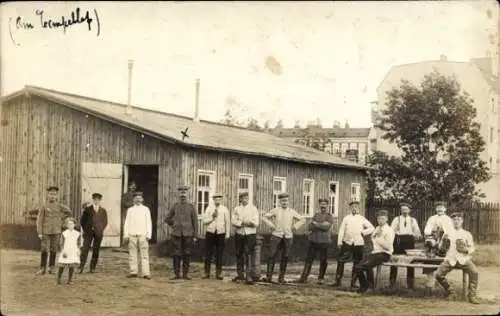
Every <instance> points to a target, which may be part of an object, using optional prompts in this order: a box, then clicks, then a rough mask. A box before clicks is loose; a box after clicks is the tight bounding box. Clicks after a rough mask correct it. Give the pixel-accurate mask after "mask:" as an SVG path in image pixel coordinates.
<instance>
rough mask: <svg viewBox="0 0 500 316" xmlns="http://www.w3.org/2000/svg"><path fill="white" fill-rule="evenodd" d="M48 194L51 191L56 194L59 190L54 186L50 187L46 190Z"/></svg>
mask: <svg viewBox="0 0 500 316" xmlns="http://www.w3.org/2000/svg"><path fill="white" fill-rule="evenodd" d="M47 191H48V192H51V191H55V192H58V191H59V188H58V187H56V186H50V187H49V188H48V189H47Z"/></svg>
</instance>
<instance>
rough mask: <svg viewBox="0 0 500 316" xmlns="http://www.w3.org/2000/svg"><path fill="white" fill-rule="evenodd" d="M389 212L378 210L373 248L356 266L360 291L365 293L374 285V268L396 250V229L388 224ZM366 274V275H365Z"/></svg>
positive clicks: (385, 260)
mask: <svg viewBox="0 0 500 316" xmlns="http://www.w3.org/2000/svg"><path fill="white" fill-rule="evenodd" d="M387 220H388V212H387V211H386V210H380V211H378V212H377V223H378V226H377V228H375V231H374V232H373V235H372V243H373V250H372V252H371V253H370V254H369V255H367V256H366V257H365V258H364V259H363V260H362V261H361V262H360V263H359V264H357V265H356V266H355V267H354V271H355V272H356V274H357V276H358V279H359V292H360V293H364V292H366V291H367V290H368V288H369V287H372V288H373V286H374V277H373V268H374V267H376V266H378V265H380V264H382V263H384V262H387V261H389V259H391V255H392V253H393V251H394V235H395V234H394V230H393V229H392V228H391V226H389V225H388V224H387ZM365 274H366V275H365Z"/></svg>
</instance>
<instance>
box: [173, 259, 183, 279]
mask: <svg viewBox="0 0 500 316" xmlns="http://www.w3.org/2000/svg"><path fill="white" fill-rule="evenodd" d="M172 260H173V263H174V276H173V277H172V278H171V280H179V279H180V278H181V262H180V258H179V257H178V256H174V257H173V258H172Z"/></svg>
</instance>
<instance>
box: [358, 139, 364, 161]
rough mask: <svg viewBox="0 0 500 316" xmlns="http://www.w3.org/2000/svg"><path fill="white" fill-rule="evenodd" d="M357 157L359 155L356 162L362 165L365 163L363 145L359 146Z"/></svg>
mask: <svg viewBox="0 0 500 316" xmlns="http://www.w3.org/2000/svg"><path fill="white" fill-rule="evenodd" d="M358 155H359V156H358V162H359V163H360V164H364V163H365V162H366V144H365V143H360V144H359V150H358Z"/></svg>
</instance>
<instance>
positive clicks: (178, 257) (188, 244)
mask: <svg viewBox="0 0 500 316" xmlns="http://www.w3.org/2000/svg"><path fill="white" fill-rule="evenodd" d="M172 245H173V248H174V252H173V262H174V273H175V275H176V276H178V275H179V274H180V264H181V261H182V269H183V271H182V272H183V274H184V276H186V275H187V274H188V272H189V261H190V257H191V252H192V249H193V236H172Z"/></svg>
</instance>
